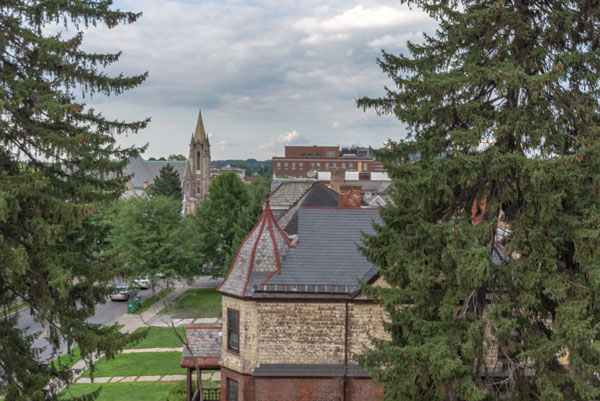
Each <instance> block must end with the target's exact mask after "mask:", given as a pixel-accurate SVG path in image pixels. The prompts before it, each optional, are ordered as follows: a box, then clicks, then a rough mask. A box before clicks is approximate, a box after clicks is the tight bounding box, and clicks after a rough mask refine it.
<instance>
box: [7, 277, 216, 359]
mask: <svg viewBox="0 0 600 401" xmlns="http://www.w3.org/2000/svg"><path fill="white" fill-rule="evenodd" d="M222 280H223V279H217V280H213V279H211V278H210V277H206V276H202V277H198V278H196V279H195V280H193V281H192V282H185V281H183V280H172V281H171V282H170V283H169V285H170V286H176V287H181V286H184V285H187V286H189V287H191V288H214V287H217V286H218V285H219V284H220V283H221V281H222ZM166 285H167V283H166V280H164V279H160V280H159V281H158V282H157V285H156V288H155V291H156V292H157V293H158V291H160V290H161V289H162V288H164V287H166ZM140 295H141V296H142V301H144V300H145V299H146V298H148V297H150V296H151V295H152V290H150V289H148V290H140ZM126 312H127V302H122V301H120V302H117V301H110V300H109V299H107V300H106V302H105V303H103V304H101V305H97V306H96V313H95V314H94V316H92V317H91V318H90V319H88V321H89V322H91V323H96V324H100V325H103V326H106V325H110V324H114V323H116V322H117V321H118V320H119V318H120V317H121V316H122V315H123V314H124V313H126ZM18 313H19V320H18V324H17V326H18V327H19V328H21V329H24V330H25V331H26V332H27V333H28V334H33V333H39V334H38V335H39V338H38V339H37V340H36V341H35V342H34V343H33V347H34V348H44V350H43V351H42V352H41V353H40V360H42V361H47V360H49V359H51V358H52V350H51V349H50V347H48V341H47V338H46V333H45V331H46V330H47V329H45V328H43V327H42V325H41V324H40V323H37V322H35V321H34V319H33V317H32V316H31V314H30V313H29V309H27V308H24V309H21V310H20V311H19V312H18ZM65 352H67V346H66V344H61V347H60V352H59V354H63V353H65Z"/></svg>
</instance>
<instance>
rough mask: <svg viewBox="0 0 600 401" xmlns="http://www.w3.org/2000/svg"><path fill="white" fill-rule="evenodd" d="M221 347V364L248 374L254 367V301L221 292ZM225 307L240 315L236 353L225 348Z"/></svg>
mask: <svg viewBox="0 0 600 401" xmlns="http://www.w3.org/2000/svg"><path fill="white" fill-rule="evenodd" d="M222 305H223V348H222V352H221V365H222V366H224V367H226V368H229V369H231V370H234V371H236V372H239V373H245V374H250V373H252V371H253V370H254V368H255V367H256V360H257V359H256V358H257V352H256V351H257V344H256V340H257V335H256V332H257V324H258V318H257V310H256V302H254V301H242V300H239V299H237V298H232V297H228V296H227V295H225V294H223V301H222ZM227 309H235V310H237V311H239V316H240V322H239V324H240V340H239V349H240V352H239V353H236V352H234V351H231V350H229V349H228V348H227V345H228V339H227V327H228V322H227Z"/></svg>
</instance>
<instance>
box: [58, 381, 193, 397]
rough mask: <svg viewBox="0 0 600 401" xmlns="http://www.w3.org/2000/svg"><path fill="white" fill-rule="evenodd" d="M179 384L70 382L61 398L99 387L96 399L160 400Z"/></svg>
mask: <svg viewBox="0 0 600 401" xmlns="http://www.w3.org/2000/svg"><path fill="white" fill-rule="evenodd" d="M181 386H182V384H181V383H179V382H175V383H174V382H165V383H160V382H158V383H157V382H149V383H144V382H143V383H106V384H71V385H70V386H69V388H68V389H67V390H65V391H63V392H62V393H61V397H62V398H61V399H68V398H70V397H78V396H82V395H84V394H89V393H90V392H92V391H95V390H97V389H98V388H99V387H101V388H102V389H101V390H100V395H99V396H98V398H96V401H162V400H164V399H165V398H166V397H167V395H168V394H169V392H170V391H175V390H177V389H179V388H181ZM184 386H185V384H184Z"/></svg>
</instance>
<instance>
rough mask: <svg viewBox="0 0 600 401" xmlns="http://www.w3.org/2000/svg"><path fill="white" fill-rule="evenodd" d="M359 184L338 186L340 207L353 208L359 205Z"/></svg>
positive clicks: (360, 196) (360, 197)
mask: <svg viewBox="0 0 600 401" xmlns="http://www.w3.org/2000/svg"><path fill="white" fill-rule="evenodd" d="M360 191H361V187H360V186H353V185H344V186H342V187H340V190H339V193H340V209H354V208H358V207H360V205H361V203H362V194H361V193H360Z"/></svg>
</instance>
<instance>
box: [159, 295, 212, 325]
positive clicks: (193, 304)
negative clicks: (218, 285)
mask: <svg viewBox="0 0 600 401" xmlns="http://www.w3.org/2000/svg"><path fill="white" fill-rule="evenodd" d="M159 313H161V314H167V315H170V316H171V318H173V319H185V318H201V317H219V316H221V293H220V292H217V290H216V289H215V288H198V289H191V290H187V291H186V292H185V293H183V295H182V296H180V297H179V298H178V299H177V300H176V301H175V302H174V303H172V304H170V305H167V306H165V307H164V308H163V309H162V310H161V311H160V312H159Z"/></svg>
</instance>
